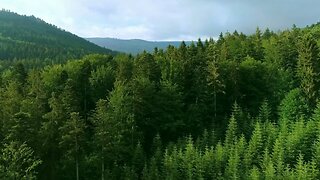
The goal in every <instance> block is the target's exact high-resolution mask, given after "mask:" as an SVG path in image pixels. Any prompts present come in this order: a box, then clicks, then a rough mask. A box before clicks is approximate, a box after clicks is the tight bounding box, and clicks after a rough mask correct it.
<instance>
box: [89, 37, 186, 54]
mask: <svg viewBox="0 0 320 180" xmlns="http://www.w3.org/2000/svg"><path fill="white" fill-rule="evenodd" d="M86 39H87V40H88V41H90V42H92V43H95V44H97V45H99V46H101V47H105V48H108V49H111V50H114V51H119V52H125V53H128V54H133V55H136V54H138V53H142V52H143V51H147V52H153V51H154V49H155V48H158V49H166V48H167V47H168V46H169V45H171V46H175V47H178V46H180V44H181V41H145V40H141V39H130V40H124V39H115V38H86ZM185 43H186V44H187V45H190V43H191V42H190V41H186V42H185Z"/></svg>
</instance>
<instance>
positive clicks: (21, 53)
mask: <svg viewBox="0 0 320 180" xmlns="http://www.w3.org/2000/svg"><path fill="white" fill-rule="evenodd" d="M90 53H111V54H114V53H115V52H113V51H111V50H108V49H105V48H101V47H99V46H97V45H95V44H93V43H91V42H89V41H87V40H85V39H83V38H80V37H78V36H76V35H74V34H72V33H70V32H67V31H64V30H62V29H60V28H58V27H56V26H54V25H51V24H48V23H46V22H44V21H43V20H41V19H39V18H36V17H34V16H22V15H19V14H16V13H14V12H10V11H7V10H1V11H0V60H13V59H16V60H21V59H42V60H44V59H51V60H56V61H58V60H59V61H60V62H62V61H63V60H67V59H73V58H80V57H82V56H84V55H86V54H90Z"/></svg>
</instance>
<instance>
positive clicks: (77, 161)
mask: <svg viewBox="0 0 320 180" xmlns="http://www.w3.org/2000/svg"><path fill="white" fill-rule="evenodd" d="M76 177H77V180H79V160H78V139H77V137H76Z"/></svg>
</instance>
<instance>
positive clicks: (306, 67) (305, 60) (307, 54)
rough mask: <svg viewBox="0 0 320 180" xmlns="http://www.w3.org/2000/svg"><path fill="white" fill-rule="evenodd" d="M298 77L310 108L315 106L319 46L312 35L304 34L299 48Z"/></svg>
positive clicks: (319, 69) (317, 85)
mask: <svg viewBox="0 0 320 180" xmlns="http://www.w3.org/2000/svg"><path fill="white" fill-rule="evenodd" d="M298 52H299V58H298V63H297V77H298V78H299V80H300V88H301V90H302V92H303V95H304V97H306V99H307V100H308V105H309V108H314V107H315V105H316V104H315V103H316V98H317V97H318V91H319V75H320V74H319V73H320V68H319V67H320V66H319V62H318V61H319V48H318V45H317V42H316V41H315V40H314V39H313V37H312V35H310V34H307V35H305V36H303V38H302V39H301V41H300V47H299V49H298Z"/></svg>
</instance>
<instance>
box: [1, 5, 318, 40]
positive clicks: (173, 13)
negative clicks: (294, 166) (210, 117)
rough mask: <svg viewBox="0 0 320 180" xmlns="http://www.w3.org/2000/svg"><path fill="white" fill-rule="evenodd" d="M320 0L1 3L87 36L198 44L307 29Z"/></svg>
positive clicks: (314, 21) (24, 13)
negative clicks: (233, 35)
mask: <svg viewBox="0 0 320 180" xmlns="http://www.w3.org/2000/svg"><path fill="white" fill-rule="evenodd" d="M319 7H320V1H319V0H0V8H4V9H7V10H10V11H13V12H17V13H19V14H23V15H34V16H36V17H38V18H41V19H43V20H45V21H46V22H48V23H50V24H54V25H56V26H58V27H60V28H62V29H65V30H67V31H70V32H72V33H74V34H76V35H78V36H81V37H112V38H119V39H145V40H197V39H198V38H202V39H205V38H209V37H217V36H218V35H219V34H220V32H234V30H237V31H238V32H244V33H246V34H250V33H253V32H254V31H255V29H256V28H257V27H259V28H261V29H265V28H266V27H268V28H269V29H271V30H273V31H278V30H283V29H287V28H291V27H292V25H293V24H295V25H297V26H298V27H304V26H306V25H310V24H313V23H316V22H318V21H319V20H320V11H319Z"/></svg>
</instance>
